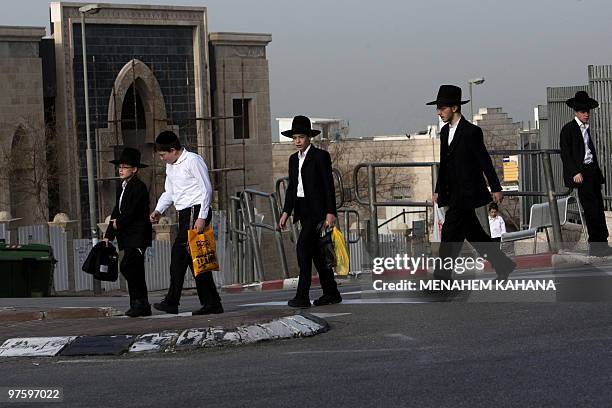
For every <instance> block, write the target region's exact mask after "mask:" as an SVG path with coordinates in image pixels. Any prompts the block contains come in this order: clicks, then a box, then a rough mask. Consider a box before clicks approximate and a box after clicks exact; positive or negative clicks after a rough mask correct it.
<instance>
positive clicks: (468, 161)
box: [435, 117, 501, 209]
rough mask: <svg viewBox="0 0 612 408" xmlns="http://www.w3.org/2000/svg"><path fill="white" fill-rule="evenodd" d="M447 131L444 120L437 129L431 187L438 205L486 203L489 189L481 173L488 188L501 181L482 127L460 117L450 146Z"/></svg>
mask: <svg viewBox="0 0 612 408" xmlns="http://www.w3.org/2000/svg"><path fill="white" fill-rule="evenodd" d="M448 131H449V126H448V124H447V125H445V126H443V127H442V130H441V132H440V172H439V174H438V180H437V181H436V189H435V192H436V193H438V205H439V206H440V207H444V206H447V205H448V206H451V207H453V208H464V209H471V208H477V207H482V206H483V205H486V204H488V203H490V202H491V193H490V192H489V190H488V189H487V183H486V182H485V178H484V177H483V174H484V175H485V176H486V179H487V181H488V182H489V186H490V187H491V191H492V192H496V191H501V185H500V183H499V179H498V178H497V174H496V173H495V167H493V163H492V161H491V156H489V153H488V152H487V148H486V147H485V144H484V139H483V135H482V129H480V128H479V127H478V126H476V125H474V124H472V123H470V122H468V121H467V120H466V119H465V118H463V117H462V118H461V120H460V121H459V123H458V124H457V130H456V131H455V135H454V137H453V140H452V143H451V145H450V146H449V145H448Z"/></svg>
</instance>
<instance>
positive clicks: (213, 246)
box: [187, 225, 219, 277]
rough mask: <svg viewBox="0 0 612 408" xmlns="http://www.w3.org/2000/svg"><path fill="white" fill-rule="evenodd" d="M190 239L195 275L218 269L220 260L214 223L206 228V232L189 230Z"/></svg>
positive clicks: (188, 237) (188, 238) (188, 236)
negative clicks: (218, 258) (199, 232)
mask: <svg viewBox="0 0 612 408" xmlns="http://www.w3.org/2000/svg"><path fill="white" fill-rule="evenodd" d="M187 240H188V241H189V252H190V253H191V259H192V260H193V275H194V276H196V277H197V276H198V275H199V274H201V273H204V272H209V271H218V270H219V262H218V261H217V242H216V241H215V233H214V231H213V229H212V225H208V226H207V227H206V228H204V232H203V233H201V234H198V233H197V232H196V230H195V229H192V230H189V231H187Z"/></svg>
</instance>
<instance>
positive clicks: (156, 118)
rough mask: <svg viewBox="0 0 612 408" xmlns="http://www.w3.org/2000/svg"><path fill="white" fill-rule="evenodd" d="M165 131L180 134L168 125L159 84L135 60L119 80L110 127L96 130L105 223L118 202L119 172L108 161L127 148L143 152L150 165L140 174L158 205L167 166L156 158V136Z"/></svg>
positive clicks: (113, 95) (113, 92)
mask: <svg viewBox="0 0 612 408" xmlns="http://www.w3.org/2000/svg"><path fill="white" fill-rule="evenodd" d="M134 103H135V105H136V106H135V107H134V106H133V105H134ZM124 115H127V117H124ZM143 116H144V117H143ZM164 130H173V131H175V132H178V129H176V128H175V127H174V126H169V125H168V120H167V116H166V104H165V101H164V96H163V94H162V90H161V87H160V86H159V82H158V81H157V78H155V74H154V73H153V71H152V70H151V69H150V68H149V67H148V66H147V65H146V64H145V63H144V62H142V61H140V60H138V59H133V60H131V61H129V62H128V63H127V64H125V65H124V66H123V68H122V69H121V70H120V71H119V73H118V74H117V78H116V79H115V83H114V86H113V88H112V90H111V95H110V99H109V104H108V127H106V128H104V129H97V131H96V137H97V141H98V145H97V146H98V164H99V165H98V177H99V179H100V181H101V183H100V184H99V190H98V192H99V201H98V202H99V203H100V206H99V207H100V213H101V214H100V216H101V220H104V218H105V217H106V216H108V215H110V213H111V211H112V208H113V205H114V199H115V187H116V184H115V183H114V182H112V181H114V180H116V179H115V177H116V173H115V168H114V166H113V165H111V164H109V163H108V162H109V161H110V160H113V159H114V158H115V157H117V156H118V155H119V154H120V152H121V150H122V149H123V148H124V147H127V146H130V147H135V148H137V149H139V150H140V152H141V153H142V161H143V162H144V163H146V164H148V165H149V167H148V168H146V169H143V170H141V171H140V172H139V177H140V178H141V179H142V181H144V182H145V184H146V185H147V187H148V188H149V192H150V204H151V206H153V205H154V204H155V202H156V200H157V197H158V196H159V195H160V194H161V192H162V191H163V186H164V179H165V171H164V170H165V167H163V166H162V165H161V163H160V162H159V160H158V159H157V157H156V156H155V149H154V146H155V137H156V136H157V135H158V134H159V133H160V132H162V131H164Z"/></svg>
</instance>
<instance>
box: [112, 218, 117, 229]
mask: <svg viewBox="0 0 612 408" xmlns="http://www.w3.org/2000/svg"><path fill="white" fill-rule="evenodd" d="M111 222H112V223H113V229H114V230H117V220H111Z"/></svg>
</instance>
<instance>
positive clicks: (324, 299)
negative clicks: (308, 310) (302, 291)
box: [312, 293, 342, 306]
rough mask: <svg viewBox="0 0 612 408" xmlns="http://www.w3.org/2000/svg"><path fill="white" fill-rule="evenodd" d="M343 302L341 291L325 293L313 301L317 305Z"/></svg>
mask: <svg viewBox="0 0 612 408" xmlns="http://www.w3.org/2000/svg"><path fill="white" fill-rule="evenodd" d="M340 302H342V296H340V293H337V294H335V295H323V296H321V297H320V298H318V299H316V300H315V301H314V302H312V303H313V304H314V305H315V306H325V305H335V304H336V303H340Z"/></svg>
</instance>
